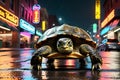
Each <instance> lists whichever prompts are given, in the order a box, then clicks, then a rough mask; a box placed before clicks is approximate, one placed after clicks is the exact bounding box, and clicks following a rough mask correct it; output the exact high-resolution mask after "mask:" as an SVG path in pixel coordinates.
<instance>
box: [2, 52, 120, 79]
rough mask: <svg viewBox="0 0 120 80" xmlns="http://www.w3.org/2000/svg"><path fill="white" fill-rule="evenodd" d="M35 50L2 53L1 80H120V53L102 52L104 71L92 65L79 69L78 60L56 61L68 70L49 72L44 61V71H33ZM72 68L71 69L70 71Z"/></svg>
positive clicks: (57, 64) (56, 63)
mask: <svg viewBox="0 0 120 80" xmlns="http://www.w3.org/2000/svg"><path fill="white" fill-rule="evenodd" d="M33 52H34V50H20V51H19V50H16V51H12V50H11V51H0V80H120V52H116V51H109V52H100V55H101V56H102V59H103V65H102V70H101V71H100V72H99V71H94V72H92V71H91V63H90V60H89V58H88V59H87V62H88V65H87V66H86V68H85V69H79V68H78V67H79V65H78V61H77V60H64V61H62V60H55V62H54V64H55V65H56V66H59V65H61V64H62V65H63V64H65V65H68V66H70V67H67V69H59V68H58V67H57V69H55V70H49V69H47V67H46V65H45V63H46V59H44V61H43V64H42V68H43V69H42V70H40V71H34V70H31V65H30V59H31V57H32V53H33ZM69 68H70V69H69Z"/></svg>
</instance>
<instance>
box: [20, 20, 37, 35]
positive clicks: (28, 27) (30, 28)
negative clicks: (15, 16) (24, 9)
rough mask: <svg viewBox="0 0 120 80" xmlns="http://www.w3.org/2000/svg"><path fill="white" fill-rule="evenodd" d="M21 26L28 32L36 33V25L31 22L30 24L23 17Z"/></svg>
mask: <svg viewBox="0 0 120 80" xmlns="http://www.w3.org/2000/svg"><path fill="white" fill-rule="evenodd" d="M20 27H21V28H22V29H24V30H26V31H28V32H30V33H31V34H35V27H34V26H32V25H31V24H29V23H28V22H26V21H25V20H23V19H20Z"/></svg>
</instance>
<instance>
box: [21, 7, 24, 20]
mask: <svg viewBox="0 0 120 80" xmlns="http://www.w3.org/2000/svg"><path fill="white" fill-rule="evenodd" d="M21 17H23V18H24V7H21Z"/></svg>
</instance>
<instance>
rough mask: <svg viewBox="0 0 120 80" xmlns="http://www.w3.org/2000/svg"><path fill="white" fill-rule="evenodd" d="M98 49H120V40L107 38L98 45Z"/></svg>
mask: <svg viewBox="0 0 120 80" xmlns="http://www.w3.org/2000/svg"><path fill="white" fill-rule="evenodd" d="M98 49H99V50H100V51H110V50H117V51H120V42H118V40H117V39H108V40H107V42H106V43H104V44H100V45H99V46H98Z"/></svg>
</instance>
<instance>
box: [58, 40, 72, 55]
mask: <svg viewBox="0 0 120 80" xmlns="http://www.w3.org/2000/svg"><path fill="white" fill-rule="evenodd" d="M57 49H58V51H59V52H60V53H62V54H70V53H71V52H72V51H73V42H72V40H71V39H70V38H59V39H58V41H57Z"/></svg>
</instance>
